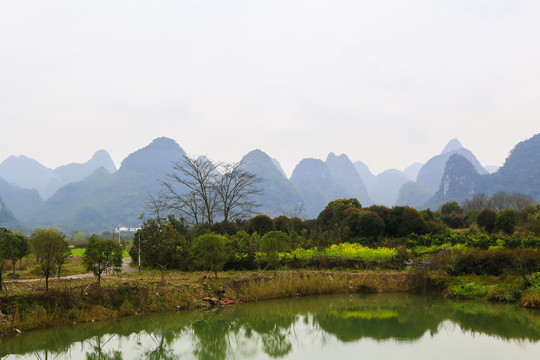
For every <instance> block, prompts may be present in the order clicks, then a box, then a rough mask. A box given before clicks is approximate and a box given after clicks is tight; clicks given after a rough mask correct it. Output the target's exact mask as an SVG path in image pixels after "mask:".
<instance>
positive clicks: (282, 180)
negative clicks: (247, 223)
mask: <svg viewBox="0 0 540 360" xmlns="http://www.w3.org/2000/svg"><path fill="white" fill-rule="evenodd" d="M241 161H242V168H243V169H244V170H246V171H249V172H251V173H253V174H255V175H257V176H258V177H260V178H261V179H262V180H263V181H262V182H261V183H260V184H259V186H260V189H261V190H262V193H261V194H260V195H259V196H258V197H257V199H256V202H258V203H259V204H260V205H261V206H260V207H259V208H258V209H257V210H256V211H257V212H258V213H262V214H266V215H268V216H270V217H275V216H279V215H283V214H290V213H293V212H294V211H295V210H296V209H298V208H301V207H303V205H304V199H303V198H302V195H301V194H300V192H299V191H298V189H297V188H296V187H295V186H294V185H293V184H292V182H290V181H289V180H288V179H287V178H286V177H285V175H284V173H283V172H282V171H281V170H279V169H278V168H277V167H276V166H275V165H274V162H273V161H272V159H271V158H270V157H269V156H268V155H267V154H266V153H264V152H263V151H261V150H253V151H250V152H249V153H247V154H246V155H244V157H243V158H242V160H241Z"/></svg>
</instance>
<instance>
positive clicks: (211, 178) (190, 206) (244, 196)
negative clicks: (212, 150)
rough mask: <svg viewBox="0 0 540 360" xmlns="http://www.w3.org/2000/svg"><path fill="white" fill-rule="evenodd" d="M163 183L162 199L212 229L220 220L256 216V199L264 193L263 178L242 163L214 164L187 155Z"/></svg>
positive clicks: (202, 158)
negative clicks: (259, 184)
mask: <svg viewBox="0 0 540 360" xmlns="http://www.w3.org/2000/svg"><path fill="white" fill-rule="evenodd" d="M167 179H168V181H162V182H161V184H162V186H163V189H164V191H163V193H162V194H161V197H162V198H163V199H164V200H163V201H164V202H165V203H166V204H167V205H168V206H169V208H170V209H174V210H176V211H178V212H179V213H180V214H182V215H183V216H184V217H185V218H187V219H189V220H191V221H193V222H194V223H195V224H200V223H206V224H208V225H212V224H213V223H214V221H215V220H216V217H221V218H222V219H223V220H224V221H225V222H228V221H231V220H236V219H238V218H245V217H247V216H250V215H252V214H253V209H254V208H256V207H257V206H258V205H257V204H256V202H255V201H254V199H253V196H254V195H257V194H259V193H260V192H261V190H260V189H259V188H258V187H257V184H258V183H260V182H261V181H262V179H261V178H259V177H257V176H255V175H254V174H252V173H250V172H248V171H245V170H243V169H242V163H241V162H238V163H213V162H212V161H210V160H209V159H208V158H206V157H204V156H200V157H198V158H195V157H190V156H187V155H185V156H184V158H183V159H182V160H181V161H176V162H174V163H173V172H171V173H169V174H167Z"/></svg>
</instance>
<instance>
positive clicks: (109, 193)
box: [0, 135, 540, 232]
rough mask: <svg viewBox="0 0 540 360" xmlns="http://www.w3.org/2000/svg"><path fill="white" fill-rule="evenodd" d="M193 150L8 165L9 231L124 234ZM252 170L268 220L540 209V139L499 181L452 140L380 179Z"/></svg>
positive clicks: (258, 165) (1, 171) (305, 165)
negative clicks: (469, 206) (333, 212)
mask: <svg viewBox="0 0 540 360" xmlns="http://www.w3.org/2000/svg"><path fill="white" fill-rule="evenodd" d="M184 154H185V152H184V150H183V149H182V148H181V147H180V145H178V144H177V143H176V142H175V141H174V140H172V139H168V138H165V137H162V138H157V139H155V140H154V141H152V143H151V144H149V145H147V146H146V147H144V148H142V149H139V150H137V151H135V152H133V153H132V154H130V155H129V156H128V157H126V158H125V159H124V160H123V161H122V163H121V165H120V167H119V169H118V170H117V169H116V167H115V165H114V163H113V162H112V160H111V158H110V156H109V154H108V153H107V152H106V151H105V150H100V151H98V152H96V153H95V154H94V156H93V157H92V158H91V159H90V160H89V161H87V162H86V163H84V164H69V165H65V166H61V167H58V168H56V169H49V168H46V167H45V166H43V165H41V164H40V163H39V162H37V161H35V160H33V159H30V158H27V157H24V156H17V157H15V156H10V157H9V158H8V159H6V160H5V161H4V162H2V163H1V164H0V201H2V202H1V203H0V210H1V211H2V212H1V217H0V226H2V225H4V226H11V227H14V226H18V227H19V228H20V227H22V226H21V224H23V223H24V224H26V225H28V226H29V227H34V226H57V227H60V228H61V229H63V230H64V231H73V230H84V231H88V232H97V231H103V230H111V229H113V228H114V227H116V226H118V225H127V226H132V225H137V224H138V223H139V222H140V220H139V218H140V215H141V214H142V213H145V212H146V213H148V206H147V205H146V203H147V200H148V198H149V197H150V195H155V194H157V193H158V192H159V190H160V189H161V186H160V183H159V181H158V180H163V179H165V177H166V174H167V173H170V172H171V170H172V167H171V166H172V165H171V164H172V162H173V161H178V160H180V159H181V158H182V157H183V155H184ZM241 162H242V168H243V169H244V170H247V171H249V172H252V173H254V174H256V175H257V176H259V177H260V178H261V179H262V182H261V183H260V184H259V186H260V189H261V190H262V191H261V194H260V195H258V197H257V199H256V202H258V203H259V204H260V207H259V208H258V209H257V211H258V212H260V213H264V214H267V215H269V216H271V217H275V216H278V215H281V214H285V215H289V216H291V215H300V216H301V217H304V218H314V217H316V216H317V215H318V214H319V212H320V211H321V210H323V209H324V207H325V206H326V204H327V203H328V202H329V201H331V200H334V199H336V198H350V197H354V198H357V199H358V200H359V201H360V203H361V204H362V205H363V206H369V205H371V204H382V205H386V206H394V205H410V206H413V207H416V208H419V209H422V208H426V207H430V208H432V209H437V208H438V207H439V206H440V205H441V204H442V203H444V202H445V201H449V200H457V201H463V200H465V199H466V198H467V197H469V196H470V195H471V194H474V193H481V192H484V193H487V194H493V193H495V192H497V191H507V192H520V193H525V194H527V195H530V196H531V197H532V198H533V199H534V200H535V201H540V180H539V179H540V135H535V136H534V137H532V138H531V139H529V140H526V141H523V142H521V143H519V144H518V145H516V147H515V148H514V150H513V151H512V152H511V153H510V156H509V157H508V158H507V159H506V162H505V164H504V165H503V166H502V167H501V168H500V169H498V171H496V172H495V173H493V174H489V173H488V171H486V169H485V168H484V167H482V165H481V164H480V162H479V161H478V160H477V159H476V157H475V156H474V154H473V153H472V152H471V151H469V150H467V149H465V148H463V146H462V145H461V144H460V143H459V141H458V140H456V139H453V140H451V141H450V142H449V143H448V145H447V146H446V147H445V148H444V149H443V151H442V152H441V153H440V154H437V155H435V156H433V157H432V158H431V159H430V160H429V161H427V162H426V163H425V164H420V163H413V164H412V165H411V166H409V167H407V168H406V169H405V170H404V171H403V172H402V171H399V170H397V169H389V170H386V171H383V172H382V173H380V174H378V175H375V174H373V173H371V171H370V170H369V168H368V167H367V166H366V165H365V164H364V163H362V162H361V161H356V162H352V161H351V160H350V159H349V157H348V156H347V155H345V154H341V155H336V154H334V153H330V154H328V156H327V158H326V160H325V161H323V160H320V159H309V158H308V159H303V160H302V161H300V162H299V163H298V165H297V166H296V167H295V169H294V171H293V173H292V175H291V177H290V178H289V179H288V178H287V176H286V175H285V172H284V171H283V169H282V168H281V166H280V165H279V161H278V160H277V159H274V158H272V157H270V156H269V155H267V154H266V153H264V152H263V151H261V150H253V151H251V152H249V153H248V154H246V155H245V156H244V157H243V158H242V160H241Z"/></svg>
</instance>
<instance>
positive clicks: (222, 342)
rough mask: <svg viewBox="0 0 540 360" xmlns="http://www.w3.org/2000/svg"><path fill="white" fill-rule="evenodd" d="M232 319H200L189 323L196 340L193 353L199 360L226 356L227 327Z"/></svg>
mask: <svg viewBox="0 0 540 360" xmlns="http://www.w3.org/2000/svg"><path fill="white" fill-rule="evenodd" d="M231 322H232V320H229V321H225V320H222V319H217V320H213V321H212V320H210V321H209V320H200V321H196V322H194V323H193V324H192V325H191V328H192V329H193V333H194V334H195V335H196V336H197V338H198V340H199V341H198V342H197V344H196V345H195V350H194V351H193V352H194V354H195V355H196V356H197V358H198V359H201V360H205V359H208V360H214V359H215V360H219V359H225V358H226V357H227V350H228V348H229V338H228V333H229V327H230V324H231Z"/></svg>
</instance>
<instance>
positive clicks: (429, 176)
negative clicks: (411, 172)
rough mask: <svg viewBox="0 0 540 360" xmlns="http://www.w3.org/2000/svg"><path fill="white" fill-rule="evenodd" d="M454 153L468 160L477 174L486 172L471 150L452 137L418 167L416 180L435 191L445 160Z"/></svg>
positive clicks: (437, 187) (441, 175)
mask: <svg viewBox="0 0 540 360" xmlns="http://www.w3.org/2000/svg"><path fill="white" fill-rule="evenodd" d="M454 154H459V155H461V156H463V157H465V158H466V159H467V160H469V162H470V163H471V164H472V165H473V166H474V168H475V169H476V171H477V172H478V173H479V174H487V171H486V170H485V169H484V168H483V167H482V165H481V164H480V162H479V161H478V159H477V158H476V156H474V154H473V153H472V152H471V151H469V150H467V149H465V148H464V147H463V146H462V145H461V143H460V142H459V141H458V140H456V139H453V140H451V141H450V142H449V143H448V144H447V145H446V146H445V148H444V150H443V151H442V152H441V153H440V154H439V155H437V156H434V157H432V158H431V159H429V161H428V162H426V163H425V164H424V165H423V166H422V168H420V171H419V172H418V176H417V178H416V181H417V182H418V183H420V184H422V185H424V186H425V187H427V188H428V189H429V190H430V191H431V192H433V193H435V192H437V191H438V190H439V185H441V180H442V177H443V174H444V168H445V166H446V162H447V161H448V159H450V157H451V156H452V155H454Z"/></svg>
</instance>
